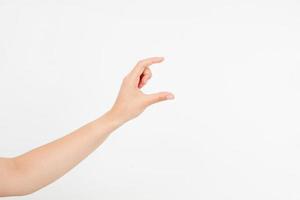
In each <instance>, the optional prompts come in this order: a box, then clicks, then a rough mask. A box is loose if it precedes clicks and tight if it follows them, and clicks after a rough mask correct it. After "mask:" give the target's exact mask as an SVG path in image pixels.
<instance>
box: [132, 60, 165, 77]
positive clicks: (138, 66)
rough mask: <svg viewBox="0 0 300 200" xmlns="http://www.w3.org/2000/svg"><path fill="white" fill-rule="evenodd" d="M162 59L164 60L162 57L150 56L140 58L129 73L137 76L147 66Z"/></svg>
mask: <svg viewBox="0 0 300 200" xmlns="http://www.w3.org/2000/svg"><path fill="white" fill-rule="evenodd" d="M163 60H164V58H163V57H151V58H146V59H143V60H140V61H139V62H138V63H137V64H136V66H135V67H134V68H133V69H132V71H131V74H132V75H134V76H135V77H139V76H140V75H141V74H142V73H143V71H144V70H145V68H146V67H149V66H150V65H152V64H155V63H160V62H162V61H163Z"/></svg>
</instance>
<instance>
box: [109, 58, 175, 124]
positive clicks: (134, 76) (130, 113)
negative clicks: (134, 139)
mask: <svg viewBox="0 0 300 200" xmlns="http://www.w3.org/2000/svg"><path fill="white" fill-rule="evenodd" d="M163 60H164V59H163V58H162V57H153V58H147V59H144V60H141V61H139V62H138V63H137V64H136V66H135V67H134V68H133V69H132V71H131V72H130V73H129V74H128V75H126V76H125V77H124V79H123V82H122V85H121V88H120V91H119V94H118V97H117V99H116V102H115V103H114V105H113V107H112V108H111V110H110V111H109V112H110V113H112V114H113V115H114V116H115V117H116V118H118V119H120V120H121V122H122V123H124V122H126V121H129V120H131V119H133V118H135V117H137V116H138V115H139V114H141V113H142V112H143V111H144V110H145V109H146V108H147V107H148V106H149V105H152V104H154V103H158V102H161V101H165V100H170V99H174V95H173V94H172V93H170V92H159V93H154V94H145V93H143V92H142V91H141V90H140V89H141V88H142V87H144V86H145V85H146V84H147V81H148V80H149V79H150V78H151V76H152V73H151V70H150V68H149V67H150V65H152V64H155V63H160V62H162V61H163Z"/></svg>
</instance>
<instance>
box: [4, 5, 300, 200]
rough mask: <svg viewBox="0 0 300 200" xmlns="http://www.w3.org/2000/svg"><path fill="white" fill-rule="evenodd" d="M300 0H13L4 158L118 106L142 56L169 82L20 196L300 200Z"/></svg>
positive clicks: (7, 17)
mask: <svg viewBox="0 0 300 200" xmlns="http://www.w3.org/2000/svg"><path fill="white" fill-rule="evenodd" d="M299 10H300V2H299V1H298V0H294V1H289V0H282V1H278V0H251V1H250V0H249V1H245V0H228V1H221V0H212V1H208V0H207V1H189V0H185V1H174V0H166V1H162V0H160V1H159V0H151V1H141V0H139V1H138V0H135V1H134V0H131V1H96V0H95V1H92V0H85V1H84V0H82V1H54V0H51V1H37V0H36V1H24V0H19V1H17V0H0V95H1V96H0V97H1V98H0V135H1V139H0V156H2V157H6V156H16V155H19V154H21V153H24V152H26V151H28V150H30V149H32V148H34V147H37V146H39V145H42V144H45V143H47V142H50V141H52V140H54V139H56V138H59V137H61V136H63V135H65V134H67V133H69V132H71V131H73V130H74V129H76V128H78V127H80V126H82V125H84V124H85V123H87V122H89V121H91V120H93V119H95V118H96V117H98V116H100V115H101V114H103V113H104V112H105V111H106V110H107V109H109V108H110V106H111V105H112V103H113V102H114V99H115V97H116V95H117V92H118V90H119V86H120V83H121V80H122V78H123V76H124V75H125V74H126V73H127V72H128V71H129V70H131V68H132V66H133V65H134V64H135V63H136V61H137V60H139V59H141V58H144V57H149V56H164V57H165V59H166V60H165V62H164V63H163V64H159V65H155V66H153V67H152V70H153V74H154V76H153V79H152V80H151V81H150V82H149V85H147V88H146V89H145V92H156V91H163V90H169V91H172V92H174V93H175V95H176V100H175V101H172V102H164V103H161V104H158V105H155V106H153V107H151V108H149V109H147V110H146V112H145V113H143V115H141V116H140V117H139V118H137V119H135V120H134V121H131V122H129V123H128V124H126V125H125V126H123V127H121V128H120V129H118V130H117V131H115V132H114V134H113V135H111V136H110V137H109V139H108V140H107V141H106V142H105V143H104V144H103V145H102V146H101V147H100V148H99V149H98V150H97V151H96V152H94V153H93V154H92V155H91V156H89V157H88V158H87V159H86V160H84V161H83V162H82V163H81V164H80V165H79V166H77V167H76V168H74V169H73V170H72V171H71V172H70V173H68V174H67V175H65V176H64V177H62V178H61V179H59V180H58V181H57V182H55V183H53V184H51V185H50V186H48V187H46V188H44V189H42V190H40V191H38V192H36V193H34V194H33V195H30V196H25V197H17V198H12V199H24V200H27V199H28V200H29V199H30V200H41V199H43V200H53V199H72V200H82V199H89V200H92V199H95V200H96V199H97V200H98V199H106V200H124V199H126V200H127V199H128V200H154V199H155V200H166V199H172V200H177V199H178V200H179V199H180V200H182V199H197V200H198V199H205V200H212V199H213V200H220V199H222V200H223V199H224V200H227V199H228V200H229V199H230V200H241V199H243V200H248V199H249V200H253V199H256V200H260V199H261V200H266V199H272V200H279V199H280V200H282V199H285V200H295V199H300V190H299V188H300V126H299V124H300V68H299V67H300V37H299V36H300V12H299Z"/></svg>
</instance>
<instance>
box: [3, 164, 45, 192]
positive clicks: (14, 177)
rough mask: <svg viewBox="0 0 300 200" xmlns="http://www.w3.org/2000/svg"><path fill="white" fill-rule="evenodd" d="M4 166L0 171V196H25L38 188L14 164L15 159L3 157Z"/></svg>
mask: <svg viewBox="0 0 300 200" xmlns="http://www.w3.org/2000/svg"><path fill="white" fill-rule="evenodd" d="M5 163H6V167H5V168H4V170H3V171H2V172H3V174H1V173H0V185H1V187H0V197H11V196H26V195H30V194H32V193H34V192H36V191H38V190H39V188H35V187H34V185H32V184H30V183H28V177H27V176H26V173H24V171H22V170H20V169H19V167H18V166H17V165H16V162H15V159H5Z"/></svg>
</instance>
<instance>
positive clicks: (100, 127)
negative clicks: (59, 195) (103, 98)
mask: <svg viewBox="0 0 300 200" xmlns="http://www.w3.org/2000/svg"><path fill="white" fill-rule="evenodd" d="M121 125H122V122H121V121H119V120H117V118H115V116H113V115H112V114H111V113H110V112H107V113H106V114H104V115H103V116H102V117H100V118H98V119H96V120H94V121H92V122H90V123H88V124H87V125H85V126H83V127H81V128H79V129H77V130H75V131H73V132H72V133H70V134H68V135H66V136H64V137H63V138H60V139H58V140H55V141H53V142H51V143H49V144H46V145H44V146H41V147H39V148H36V149H34V150H32V151H30V152H28V153H25V154H23V155H21V156H18V157H16V158H14V159H13V161H14V163H15V169H16V174H15V176H14V177H15V181H14V184H13V185H14V188H19V191H18V193H19V194H20V195H23V194H28V193H32V192H34V191H36V190H38V189H40V188H42V187H44V186H46V185H48V184H50V183H51V182H53V181H55V180H56V179H58V178H59V177H61V176H63V175H64V174H65V173H66V172H68V171H69V170H70V169H72V168H73V167H74V166H76V165H77V164H78V163H79V162H80V161H81V160H83V159H84V158H85V157H87V156H88V155H89V154H90V153H91V152H93V151H94V150H95V149H96V148H97V147H98V146H99V145H100V144H101V143H102V142H103V141H104V140H105V139H106V138H107V136H108V135H109V134H110V133H111V132H112V131H114V130H115V129H116V128H118V127H119V126H121ZM12 195H16V194H12Z"/></svg>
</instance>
